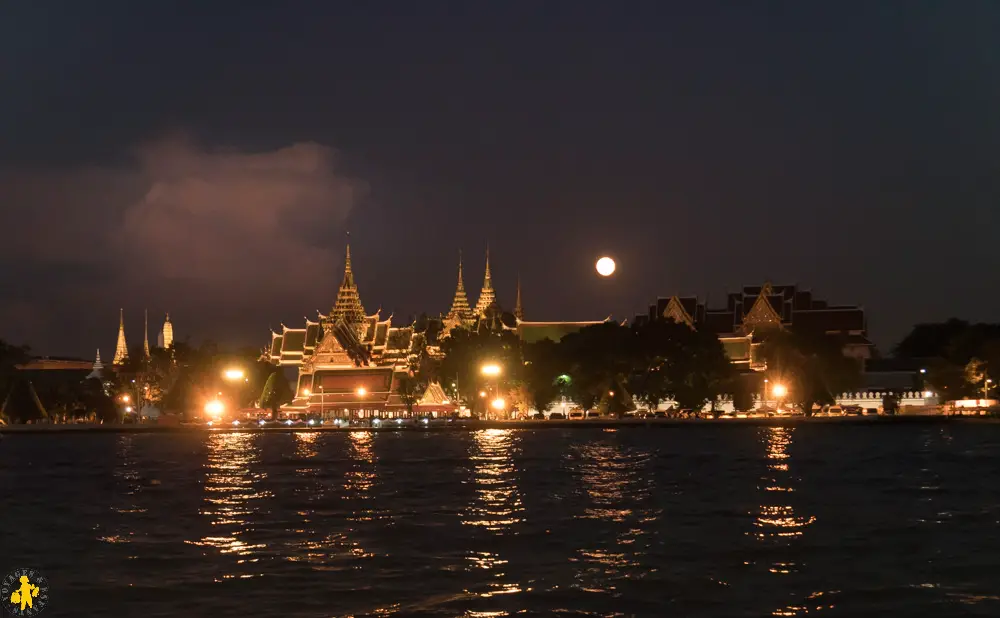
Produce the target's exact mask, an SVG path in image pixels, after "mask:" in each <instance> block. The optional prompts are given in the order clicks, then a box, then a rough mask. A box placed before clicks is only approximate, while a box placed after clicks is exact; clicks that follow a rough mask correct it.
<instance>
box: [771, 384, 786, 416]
mask: <svg viewBox="0 0 1000 618" xmlns="http://www.w3.org/2000/svg"><path fill="white" fill-rule="evenodd" d="M771 393H772V394H774V397H775V399H777V402H775V403H776V407H777V409H778V410H779V411H780V410H781V400H782V398H783V397H784V396H785V395H787V394H788V388H787V387H786V386H785V385H784V384H775V385H774V386H772V387H771Z"/></svg>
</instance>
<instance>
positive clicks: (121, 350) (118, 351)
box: [112, 309, 128, 365]
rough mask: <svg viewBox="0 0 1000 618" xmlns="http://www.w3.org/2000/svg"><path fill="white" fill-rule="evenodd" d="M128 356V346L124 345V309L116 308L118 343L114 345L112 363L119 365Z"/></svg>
mask: <svg viewBox="0 0 1000 618" xmlns="http://www.w3.org/2000/svg"><path fill="white" fill-rule="evenodd" d="M127 357H128V346H127V345H125V310H124V309H119V310H118V343H117V344H116V345H115V358H114V360H113V361H112V364H114V365H121V364H122V363H124V362H125V359H126V358H127Z"/></svg>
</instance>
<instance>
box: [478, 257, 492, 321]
mask: <svg viewBox="0 0 1000 618" xmlns="http://www.w3.org/2000/svg"><path fill="white" fill-rule="evenodd" d="M496 300H497V297H496V292H495V291H494V290H493V277H492V276H491V275H490V246H489V245H486V274H485V275H484V276H483V289H482V290H480V292H479V300H478V301H477V302H476V310H475V314H476V315H477V316H481V315H483V314H484V313H485V312H486V309H488V308H489V307H490V305H492V304H494V303H496Z"/></svg>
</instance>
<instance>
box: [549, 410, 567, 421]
mask: <svg viewBox="0 0 1000 618" xmlns="http://www.w3.org/2000/svg"><path fill="white" fill-rule="evenodd" d="M549 420H550V421H564V420H566V415H565V414H563V413H562V412H553V413H552V414H549Z"/></svg>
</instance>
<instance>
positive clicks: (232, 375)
mask: <svg viewBox="0 0 1000 618" xmlns="http://www.w3.org/2000/svg"><path fill="white" fill-rule="evenodd" d="M245 375H246V374H245V373H243V370H242V369H239V368H232V369H226V370H225V371H224V372H222V377H224V378H225V379H227V380H230V381H233V382H235V381H236V380H242V379H243V377H244V376H245Z"/></svg>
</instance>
